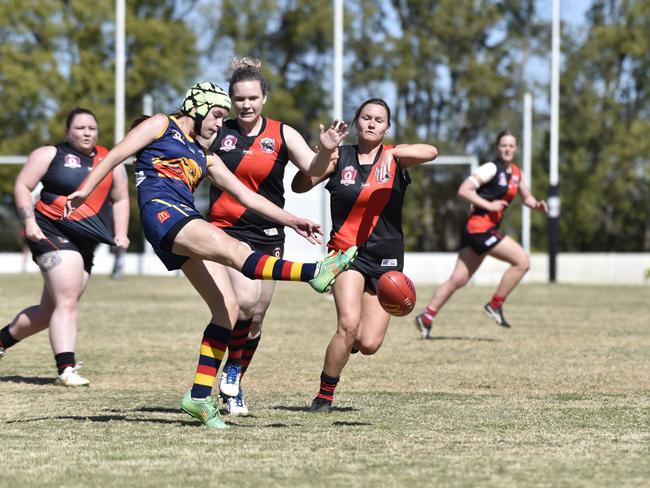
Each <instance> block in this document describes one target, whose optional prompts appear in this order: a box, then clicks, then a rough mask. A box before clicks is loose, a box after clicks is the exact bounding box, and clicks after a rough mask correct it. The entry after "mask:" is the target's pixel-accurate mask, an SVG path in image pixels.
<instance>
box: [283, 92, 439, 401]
mask: <svg viewBox="0 0 650 488" xmlns="http://www.w3.org/2000/svg"><path fill="white" fill-rule="evenodd" d="M353 126H354V128H355V129H356V131H357V134H358V143H357V144H355V145H345V146H341V147H339V152H338V159H336V160H334V161H332V163H331V164H330V166H329V168H328V170H327V172H326V173H325V175H324V176H323V177H320V178H313V177H312V178H310V177H308V176H307V175H305V174H303V173H298V174H297V175H296V177H295V178H294V181H293V184H292V188H293V190H294V191H296V192H298V193H300V192H305V191H308V190H309V189H311V188H313V187H314V186H315V185H316V184H318V183H319V182H320V181H323V180H325V179H327V178H329V181H328V182H327V185H326V186H325V188H326V189H327V190H328V191H329V192H330V195H331V200H330V209H331V214H332V233H331V236H330V241H329V243H328V244H327V247H328V248H329V249H330V250H331V251H332V252H336V251H338V250H340V249H347V248H348V247H350V246H354V245H356V246H358V247H359V255H358V257H357V259H356V261H355V262H354V263H353V264H352V266H351V267H350V269H349V270H348V271H346V272H345V273H341V275H339V277H338V278H337V279H336V282H335V283H334V286H333V288H332V289H333V291H334V303H335V304H336V314H337V330H336V333H335V334H334V336H333V337H332V339H331V340H330V342H329V345H328V346H327V351H326V352H325V361H324V365H323V370H322V372H321V376H320V390H319V392H318V394H317V395H316V398H314V400H313V401H312V404H311V411H312V412H315V413H317V412H324V413H328V412H330V411H331V410H332V400H333V398H334V390H335V388H336V386H337V384H338V382H339V378H340V376H341V372H342V371H343V368H344V367H345V365H346V364H347V362H348V359H349V357H350V353H351V352H359V351H360V352H361V354H364V355H371V354H375V353H376V352H377V351H378V350H379V348H380V347H381V344H382V342H383V341H384V337H385V335H386V330H387V329H388V322H389V320H390V315H389V314H388V313H387V312H386V311H385V310H384V309H383V308H382V307H381V305H380V304H379V300H378V299H377V282H378V280H379V277H380V276H381V275H382V274H384V273H385V272H387V271H392V270H398V271H401V270H402V268H403V266H404V234H403V232H402V204H403V202H404V194H405V193H406V188H407V186H408V184H409V183H410V181H411V180H410V178H409V175H408V172H407V168H409V167H412V166H416V165H418V164H421V163H424V162H426V161H431V160H433V159H435V158H436V156H437V155H438V151H437V149H436V148H435V147H434V146H430V145H428V144H399V145H397V146H392V145H388V144H384V136H385V135H386V131H388V128H389V127H390V108H389V107H388V105H387V104H386V102H385V101H384V100H381V99H378V98H372V99H370V100H366V101H365V102H364V103H363V104H361V106H360V107H359V108H358V110H357V112H356V114H355V116H354V121H353Z"/></svg>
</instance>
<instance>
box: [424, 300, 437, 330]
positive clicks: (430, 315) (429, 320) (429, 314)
mask: <svg viewBox="0 0 650 488" xmlns="http://www.w3.org/2000/svg"><path fill="white" fill-rule="evenodd" d="M436 315H438V311H437V310H434V309H433V308H431V307H429V306H428V305H427V306H426V308H425V309H424V312H422V313H421V314H420V318H421V319H422V322H423V323H424V325H426V326H427V327H431V324H433V319H435V318H436Z"/></svg>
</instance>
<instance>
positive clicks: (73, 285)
mask: <svg viewBox="0 0 650 488" xmlns="http://www.w3.org/2000/svg"><path fill="white" fill-rule="evenodd" d="M37 262H38V265H39V267H40V269H41V274H42V275H43V280H44V281H45V289H46V291H47V293H48V294H49V296H50V298H51V299H52V303H53V305H54V308H53V310H52V314H51V317H50V327H49V336H50V344H51V346H52V351H53V352H54V359H55V361H56V367H57V370H58V374H59V376H58V377H57V383H58V384H60V385H63V386H87V385H88V384H89V383H90V382H89V381H88V380H87V379H86V378H83V377H81V376H80V375H79V374H78V371H77V370H78V365H77V361H76V358H75V349H76V345H77V322H78V318H79V300H80V299H81V296H82V295H83V292H84V290H85V289H86V285H87V284H88V279H89V277H90V275H89V273H88V272H87V271H86V269H85V268H84V259H83V257H82V255H81V254H80V253H79V252H77V251H72V250H61V251H55V252H53V253H48V254H44V255H42V256H40V257H39V258H38V259H37Z"/></svg>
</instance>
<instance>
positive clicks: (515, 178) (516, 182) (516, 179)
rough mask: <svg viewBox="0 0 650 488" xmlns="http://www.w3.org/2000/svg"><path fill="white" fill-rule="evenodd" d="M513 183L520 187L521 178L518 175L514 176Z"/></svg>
mask: <svg viewBox="0 0 650 488" xmlns="http://www.w3.org/2000/svg"><path fill="white" fill-rule="evenodd" d="M512 182H513V183H514V184H515V185H518V184H519V176H517V175H513V176H512Z"/></svg>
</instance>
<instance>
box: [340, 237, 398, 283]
mask: <svg viewBox="0 0 650 488" xmlns="http://www.w3.org/2000/svg"><path fill="white" fill-rule="evenodd" d="M350 269H353V270H355V271H358V272H359V273H361V274H362V275H363V277H364V278H365V280H366V285H365V286H366V290H367V291H370V292H372V293H377V284H378V283H379V278H381V275H383V274H384V273H387V272H388V271H402V270H403V269H404V241H403V240H402V239H385V240H384V242H383V243H382V244H381V246H379V248H378V246H377V245H375V246H366V245H363V246H361V247H360V248H359V254H358V255H357V257H356V259H355V260H354V261H353V262H352V264H351V265H350Z"/></svg>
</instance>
